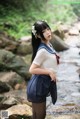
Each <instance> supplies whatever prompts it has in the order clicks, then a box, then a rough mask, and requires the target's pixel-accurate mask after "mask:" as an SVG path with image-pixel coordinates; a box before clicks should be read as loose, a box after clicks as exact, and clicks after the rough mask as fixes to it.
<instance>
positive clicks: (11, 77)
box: [0, 71, 26, 89]
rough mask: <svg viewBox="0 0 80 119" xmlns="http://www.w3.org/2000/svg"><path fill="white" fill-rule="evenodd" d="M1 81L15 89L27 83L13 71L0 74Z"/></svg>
mask: <svg viewBox="0 0 80 119" xmlns="http://www.w3.org/2000/svg"><path fill="white" fill-rule="evenodd" d="M0 81H2V82H6V83H8V84H9V85H10V86H11V87H12V88H13V89H14V88H15V86H16V85H17V84H21V85H23V82H25V81H24V80H23V78H22V77H21V76H20V75H18V74H17V73H15V72H12V71H10V72H9V71H6V72H0ZM25 84H26V83H25Z"/></svg>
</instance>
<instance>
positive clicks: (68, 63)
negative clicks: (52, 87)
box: [47, 36, 80, 115]
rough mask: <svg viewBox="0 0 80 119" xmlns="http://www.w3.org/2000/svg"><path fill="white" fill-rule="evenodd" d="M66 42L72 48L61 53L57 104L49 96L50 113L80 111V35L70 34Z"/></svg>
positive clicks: (48, 110) (48, 109)
mask: <svg viewBox="0 0 80 119" xmlns="http://www.w3.org/2000/svg"><path fill="white" fill-rule="evenodd" d="M65 42H66V43H67V44H68V45H69V46H70V48H69V49H68V50H66V51H63V52H60V53H59V54H60V59H61V63H60V64H59V66H58V72H57V79H58V81H57V89H58V99H57V102H56V104H55V105H53V104H52V102H51V98H50V97H48V98H47V113H48V114H50V115H58V114H72V113H80V47H77V46H78V45H79V46H80V36H69V37H68V38H67V39H66V40H65ZM78 70H79V71H78ZM59 108H60V109H59Z"/></svg>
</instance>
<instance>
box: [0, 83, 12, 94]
mask: <svg viewBox="0 0 80 119" xmlns="http://www.w3.org/2000/svg"><path fill="white" fill-rule="evenodd" d="M9 90H10V86H9V85H8V84H7V83H5V82H1V81H0V93H4V92H8V91H9Z"/></svg>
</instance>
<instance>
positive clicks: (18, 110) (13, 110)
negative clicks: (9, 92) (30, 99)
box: [6, 104, 32, 119]
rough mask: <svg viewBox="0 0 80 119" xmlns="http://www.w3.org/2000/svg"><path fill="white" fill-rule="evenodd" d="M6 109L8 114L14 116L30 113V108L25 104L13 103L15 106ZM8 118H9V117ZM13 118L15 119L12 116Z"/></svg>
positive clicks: (28, 114) (29, 114)
mask: <svg viewBox="0 0 80 119" xmlns="http://www.w3.org/2000/svg"><path fill="white" fill-rule="evenodd" d="M6 111H8V114H9V116H14V115H18V116H20V115H21V116H23V117H24V116H26V117H28V116H31V115H32V108H31V107H30V106H28V105H27V104H18V105H15V106H12V107H10V108H9V109H7V110H6ZM14 117H15V116H14ZM10 119H11V117H10ZM14 119H17V118H14ZM18 119H19V118H18Z"/></svg>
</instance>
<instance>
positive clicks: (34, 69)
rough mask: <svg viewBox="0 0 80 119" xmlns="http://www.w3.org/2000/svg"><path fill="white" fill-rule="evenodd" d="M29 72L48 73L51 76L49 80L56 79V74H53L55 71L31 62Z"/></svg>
mask: <svg viewBox="0 0 80 119" xmlns="http://www.w3.org/2000/svg"><path fill="white" fill-rule="evenodd" d="M29 72H30V73H31V74H45V75H49V76H50V77H51V80H52V81H53V80H54V81H56V76H55V73H54V72H53V71H51V70H48V69H43V68H40V66H39V65H36V64H34V63H32V65H31V67H30V69H29Z"/></svg>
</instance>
